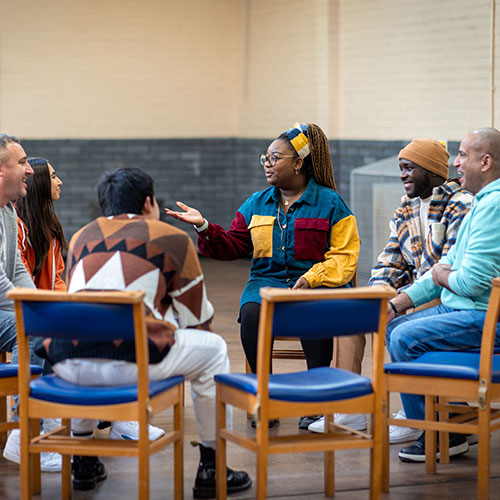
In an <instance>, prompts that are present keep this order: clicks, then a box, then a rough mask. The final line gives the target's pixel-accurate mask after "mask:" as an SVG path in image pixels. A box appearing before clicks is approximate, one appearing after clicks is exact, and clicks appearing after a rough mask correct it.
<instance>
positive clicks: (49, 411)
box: [7, 289, 184, 500]
mask: <svg viewBox="0 0 500 500" xmlns="http://www.w3.org/2000/svg"><path fill="white" fill-rule="evenodd" d="M7 296H8V298H10V299H13V300H14V305H15V312H16V322H17V336H18V344H19V417H20V428H21V469H20V476H21V477H20V479H21V489H20V497H21V499H23V500H24V499H28V498H31V495H32V494H33V493H35V494H36V493H40V491H41V478H40V455H39V454H40V452H42V451H53V452H58V453H61V454H62V456H63V469H62V497H63V498H64V499H68V498H71V471H70V468H71V464H70V456H71V455H87V456H103V455H104V456H124V457H137V458H138V462H139V466H138V469H139V470H138V472H139V474H138V475H139V480H138V498H140V499H147V498H149V458H150V455H152V454H153V453H156V452H158V451H160V450H161V449H163V448H165V447H166V446H167V445H169V444H170V443H174V478H175V479H174V492H175V498H176V499H177V500H180V499H182V498H183V442H182V433H183V407H182V402H183V394H184V378H183V377H182V376H177V377H171V378H169V379H166V380H161V381H157V382H150V381H149V377H148V363H149V351H148V339H147V331H146V322H145V315H144V304H143V301H142V299H143V297H144V293H143V292H80V293H74V294H69V293H66V292H52V291H46V290H32V289H14V290H11V291H10V292H9V293H8V295H7ZM28 335H32V336H38V337H52V338H64V339H72V340H78V339H84V340H93V341H106V340H108V341H109V340H116V339H128V340H133V341H134V342H135V353H136V360H137V361H136V362H137V371H138V375H137V384H132V385H126V386H125V385H122V386H114V387H86V386H81V385H80V386H79V385H74V384H71V383H69V382H66V381H64V380H62V379H60V378H59V377H57V376H55V375H48V376H44V377H40V378H39V379H37V380H34V381H32V382H31V383H30V380H29V368H28V367H29V365H28V359H29V356H28V354H29V353H28V342H27V336H28ZM171 406H173V408H174V425H173V430H172V431H171V432H169V433H166V434H165V435H164V436H163V437H161V438H159V439H157V440H156V441H151V442H150V441H149V435H148V422H149V420H150V418H151V417H152V416H153V415H155V414H157V413H159V412H160V411H163V410H165V409H166V408H169V407H171ZM40 418H61V419H62V426H61V427H59V428H58V429H55V430H53V431H51V432H47V433H45V434H42V435H40ZM71 418H90V419H101V420H109V421H116V420H134V421H138V422H139V440H138V441H132V440H123V441H122V440H111V439H82V438H76V437H71V433H70V419H71ZM30 479H32V481H31V480H30Z"/></svg>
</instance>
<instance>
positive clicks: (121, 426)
mask: <svg viewBox="0 0 500 500" xmlns="http://www.w3.org/2000/svg"><path fill="white" fill-rule="evenodd" d="M164 434H165V431H164V430H163V429H160V428H159V427H155V426H154V425H149V440H150V441H156V440H157V439H158V438H161V437H162V436H163V435H164ZM109 438H110V439H132V440H134V441H138V440H139V422H135V421H129V420H119V421H117V422H112V423H111V429H110V431H109Z"/></svg>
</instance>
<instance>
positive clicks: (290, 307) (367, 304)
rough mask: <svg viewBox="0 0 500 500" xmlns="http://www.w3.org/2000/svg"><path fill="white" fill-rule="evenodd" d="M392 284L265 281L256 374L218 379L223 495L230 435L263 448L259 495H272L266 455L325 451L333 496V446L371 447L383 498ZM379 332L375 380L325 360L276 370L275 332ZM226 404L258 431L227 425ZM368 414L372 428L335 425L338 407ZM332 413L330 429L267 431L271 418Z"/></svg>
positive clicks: (374, 484)
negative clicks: (299, 286)
mask: <svg viewBox="0 0 500 500" xmlns="http://www.w3.org/2000/svg"><path fill="white" fill-rule="evenodd" d="M394 293H395V292H394V291H393V290H392V289H390V288H388V287H374V288H367V287H365V288H356V289H346V288H343V289H329V290H325V289H321V290H286V289H285V290H283V289H278V288H262V289H261V291H260V294H261V297H262V307H261V313H260V321H259V339H258V355H257V375H252V374H245V373H241V374H237V373H234V374H224V375H217V376H216V377H215V381H216V385H217V467H216V469H217V498H218V499H220V500H225V498H226V480H225V471H226V441H232V442H233V443H236V444H237V445H239V446H243V447H244V448H246V449H248V450H250V451H253V452H254V453H256V455H257V498H258V499H260V500H263V499H265V498H266V494H267V465H268V455H270V454H275V453H297V452H310V451H324V452H325V494H326V495H327V496H333V495H334V450H336V449H346V448H369V449H370V450H371V468H370V489H371V497H372V498H375V499H377V498H379V497H380V491H381V472H382V462H381V459H382V456H381V454H382V431H383V422H382V418H383V411H382V403H383V386H382V382H383V380H382V377H383V355H384V336H385V326H386V315H387V301H388V299H389V298H391V297H393V296H394ZM372 331H375V332H376V334H375V335H374V338H375V341H374V360H373V377H372V379H370V378H367V377H363V376H361V375H358V374H355V373H352V372H347V371H344V370H338V369H336V368H329V367H322V368H315V369H312V370H307V371H301V372H295V373H284V374H276V375H271V374H270V373H269V371H270V358H271V336H283V335H285V333H286V335H287V336H290V337H294V338H295V337H299V338H304V337H306V338H307V337H309V338H328V337H334V336H337V335H355V334H361V333H365V332H372ZM226 405H232V406H235V407H238V408H240V409H242V410H243V411H246V412H251V413H253V414H254V415H255V418H256V422H257V429H256V437H255V438H254V439H252V438H248V437H246V436H245V435H238V434H237V433H235V432H233V431H231V430H229V429H227V428H226V427H225V425H226ZM335 412H344V413H359V412H363V413H368V414H371V415H373V417H374V426H373V427H374V431H373V435H372V436H370V435H368V434H366V433H362V432H359V431H353V430H350V429H349V428H348V427H345V426H341V425H337V424H334V423H333V422H332V418H333V413H335ZM315 414H316V415H318V414H321V415H322V414H326V415H327V418H326V419H325V420H326V424H325V427H326V432H325V433H324V434H312V433H308V434H304V433H301V434H300V435H298V434H297V433H295V434H293V435H285V436H283V435H280V436H279V437H277V438H271V437H270V436H269V429H268V426H267V425H262V422H264V423H266V424H267V422H268V420H269V419H271V418H285V417H298V416H301V415H315Z"/></svg>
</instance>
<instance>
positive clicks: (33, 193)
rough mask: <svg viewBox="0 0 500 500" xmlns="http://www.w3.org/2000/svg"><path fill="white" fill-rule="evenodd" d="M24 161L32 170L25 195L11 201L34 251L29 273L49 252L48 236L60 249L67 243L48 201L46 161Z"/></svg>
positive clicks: (34, 270)
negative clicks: (58, 244)
mask: <svg viewBox="0 0 500 500" xmlns="http://www.w3.org/2000/svg"><path fill="white" fill-rule="evenodd" d="M28 162H29V164H30V165H31V167H32V168H33V172H34V173H33V175H30V176H28V180H27V194H26V196H25V197H24V198H19V199H18V200H16V203H15V204H16V209H17V214H18V215H19V217H20V218H21V219H22V221H23V222H24V223H25V224H26V227H27V228H28V232H29V238H30V244H31V246H32V248H33V251H34V253H35V267H34V269H33V276H36V275H37V274H38V273H39V272H40V270H41V269H42V267H43V264H44V262H45V259H46V258H47V254H48V253H49V250H50V240H51V238H55V239H56V240H57V241H59V243H60V245H61V250H62V251H65V250H66V249H67V248H68V243H67V242H66V239H65V238H64V232H63V229H62V225H61V222H60V221H59V219H58V218H57V215H56V212H55V210H54V203H53V202H52V194H51V180H50V171H49V162H48V161H47V160H46V159H45V158H28Z"/></svg>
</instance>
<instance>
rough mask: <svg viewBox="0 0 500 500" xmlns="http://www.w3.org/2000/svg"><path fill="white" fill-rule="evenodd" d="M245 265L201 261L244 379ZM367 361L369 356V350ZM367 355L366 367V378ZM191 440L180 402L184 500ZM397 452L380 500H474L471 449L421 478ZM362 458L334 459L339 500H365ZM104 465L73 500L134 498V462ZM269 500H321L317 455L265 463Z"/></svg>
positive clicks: (246, 464) (247, 456) (1, 481)
mask: <svg viewBox="0 0 500 500" xmlns="http://www.w3.org/2000/svg"><path fill="white" fill-rule="evenodd" d="M248 265H249V262H248V261H236V262H215V261H211V260H205V259H204V260H202V267H203V269H204V272H205V275H206V281H207V290H208V295H209V297H210V299H211V301H212V302H213V304H214V306H215V310H216V314H215V319H214V324H213V327H214V330H215V331H216V332H217V333H219V334H221V335H222V336H223V337H224V338H225V339H226V341H227V343H228V346H229V355H230V359H231V367H232V370H233V371H244V356H243V351H242V348H241V344H240V341H239V328H238V324H237V322H236V319H237V311H238V303H239V295H240V292H241V290H242V289H243V286H244V285H245V283H246V280H247V277H248ZM366 352H367V354H369V348H367V351H366ZM304 366H305V362H303V361H277V362H276V364H275V371H276V372H279V371H285V370H286V369H287V368H291V369H301V368H303V367H304ZM369 366H370V359H369V355H367V356H366V359H365V367H364V369H366V371H367V372H368V369H369ZM391 404H392V408H393V409H394V411H396V410H397V409H399V407H400V402H399V398H397V397H395V398H394V399H393V400H392V401H391ZM154 424H155V425H158V426H160V427H164V428H165V429H169V428H170V426H171V414H170V412H165V413H163V414H160V415H158V416H157V417H156V418H155V421H154ZM296 426H297V420H296V419H285V420H282V421H281V423H280V426H279V427H278V428H277V429H273V430H272V432H273V433H277V434H279V433H280V432H283V433H284V432H291V431H293V430H295V429H296ZM234 427H235V429H237V430H240V431H243V432H246V433H247V434H248V435H251V434H252V432H253V431H252V429H251V427H250V424H249V422H248V421H247V418H246V415H245V414H243V413H241V412H237V411H236V412H235V415H234ZM196 439H197V435H196V430H195V423H194V416H193V411H192V404H191V400H190V397H189V395H188V396H187V397H186V409H185V434H184V475H185V498H192V494H191V493H192V486H193V482H194V477H195V474H196V468H197V464H198V459H199V452H198V449H197V448H194V447H192V446H191V445H190V442H191V441H194V440H196ZM499 444H500V433H496V434H495V435H493V437H492V452H491V463H492V466H491V481H490V486H491V498H500V493H499V491H500V446H499ZM400 447H401V445H393V446H391V488H390V492H389V493H388V494H385V495H383V498H384V499H390V500H403V499H404V500H412V499H433V500H436V499H460V500H462V499H473V498H476V472H477V446H473V447H471V450H470V451H469V453H467V454H466V455H463V456H461V457H457V458H455V459H452V462H451V463H450V464H448V465H441V466H439V464H438V473H437V474H435V475H429V474H425V471H424V464H405V463H402V462H400V461H399V459H398V457H397V453H398V451H399V449H400ZM368 453H369V452H368V451H362V450H359V451H344V452H337V453H336V456H335V457H336V498H337V499H340V500H357V499H368V498H369V490H368V474H369V456H368ZM172 456H173V455H172V449H171V448H167V449H166V450H164V451H162V452H160V453H158V454H156V455H154V456H153V458H152V463H151V498H152V499H168V498H172V497H173V487H172V478H173V466H172ZM103 462H104V463H105V464H106V467H107V469H108V479H107V480H106V481H104V482H103V483H101V484H100V485H99V486H98V487H97V488H96V489H95V490H93V491H90V492H74V495H73V498H74V499H77V500H87V499H91V498H93V499H106V500H115V499H117V500H127V499H134V498H137V489H136V488H137V476H136V460H135V459H126V458H109V457H105V458H104V459H103ZM228 465H229V466H230V467H232V468H234V469H243V470H246V471H248V473H249V474H250V475H251V476H252V478H255V456H254V454H253V453H250V452H247V451H246V450H244V449H242V448H238V447H236V446H233V445H231V444H230V445H228ZM0 470H1V474H0V499H4V500H14V499H17V498H19V494H18V491H19V475H18V472H19V468H18V466H17V465H15V464H13V463H11V462H8V461H6V460H4V459H3V458H1V457H0ZM268 496H269V498H273V499H275V500H284V499H308V500H317V499H323V498H326V497H325V496H324V495H323V458H322V454H320V453H306V454H296V455H277V456H272V457H271V459H270V461H269V480H268ZM37 498H42V499H44V500H45V499H47V500H49V499H50V500H52V499H55V498H60V477H59V475H58V474H50V473H45V474H43V475H42V495H41V496H40V497H37ZM231 498H235V499H251V498H255V489H254V488H252V489H250V490H248V491H245V492H243V493H241V494H235V495H232V496H231Z"/></svg>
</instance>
